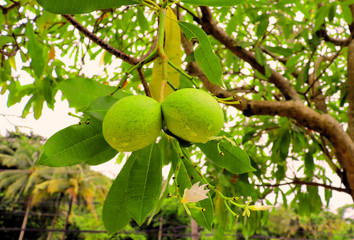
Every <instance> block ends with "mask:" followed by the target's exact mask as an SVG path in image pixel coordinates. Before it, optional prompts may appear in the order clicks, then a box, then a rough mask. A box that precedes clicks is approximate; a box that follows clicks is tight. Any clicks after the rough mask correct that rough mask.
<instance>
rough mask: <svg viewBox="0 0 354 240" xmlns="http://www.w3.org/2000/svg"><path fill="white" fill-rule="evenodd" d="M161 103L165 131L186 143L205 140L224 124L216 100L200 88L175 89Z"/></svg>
mask: <svg viewBox="0 0 354 240" xmlns="http://www.w3.org/2000/svg"><path fill="white" fill-rule="evenodd" d="M161 106H162V115H163V118H164V122H165V124H166V126H167V128H168V130H169V131H171V132H172V133H173V134H174V135H176V136H178V137H180V138H182V139H184V140H186V141H189V142H194V143H206V142H208V141H209V140H210V138H211V137H213V136H217V135H218V134H219V132H220V131H221V128H222V127H223V125H224V113H223V110H222V109H221V107H220V105H219V103H218V101H216V99H215V98H213V97H212V96H211V95H210V94H208V93H207V92H205V91H203V90H199V89H195V88H184V89H180V90H177V91H176V92H174V93H172V94H170V95H169V96H168V97H166V99H165V100H164V101H163V102H162V104H161Z"/></svg>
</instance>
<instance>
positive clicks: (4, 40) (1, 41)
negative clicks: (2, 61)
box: [0, 36, 14, 47]
mask: <svg viewBox="0 0 354 240" xmlns="http://www.w3.org/2000/svg"><path fill="white" fill-rule="evenodd" d="M13 41H14V38H13V37H10V36H0V47H2V46H4V45H6V44H8V43H10V42H13Z"/></svg>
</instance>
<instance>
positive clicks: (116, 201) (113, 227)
mask: <svg viewBox="0 0 354 240" xmlns="http://www.w3.org/2000/svg"><path fill="white" fill-rule="evenodd" d="M134 155H135V154H134V153H133V154H132V155H131V156H130V157H129V158H128V160H127V162H126V163H125V164H124V167H123V168H122V170H121V171H120V172H119V174H118V176H117V178H116V179H115V180H114V182H113V184H112V186H111V188H110V189H109V192H108V194H107V197H106V199H105V201H104V205H103V210H102V219H103V223H104V226H105V228H106V229H107V231H108V233H109V234H112V233H115V232H117V231H120V230H121V229H123V228H124V227H125V226H126V225H127V224H128V223H129V221H130V219H131V217H130V215H129V214H128V212H127V210H126V201H125V200H126V196H127V191H128V181H129V174H130V171H131V167H132V165H133V163H134V161H135V159H136V158H135V157H134Z"/></svg>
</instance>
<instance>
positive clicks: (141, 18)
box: [109, 7, 150, 55]
mask: <svg viewBox="0 0 354 240" xmlns="http://www.w3.org/2000/svg"><path fill="white" fill-rule="evenodd" d="M137 18H138V22H139V25H140V27H141V28H142V29H149V28H150V24H149V21H148V20H147V19H146V17H145V15H144V11H143V9H142V8H141V7H138V14H137ZM109 55H111V54H109Z"/></svg>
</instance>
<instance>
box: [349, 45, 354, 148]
mask: <svg viewBox="0 0 354 240" xmlns="http://www.w3.org/2000/svg"><path fill="white" fill-rule="evenodd" d="M347 68H348V103H349V106H348V113H347V114H348V134H349V136H350V137H351V139H352V140H353V141H354V40H352V41H351V42H350V44H349V46H348V62H347Z"/></svg>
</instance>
